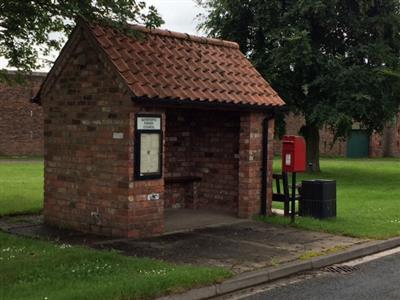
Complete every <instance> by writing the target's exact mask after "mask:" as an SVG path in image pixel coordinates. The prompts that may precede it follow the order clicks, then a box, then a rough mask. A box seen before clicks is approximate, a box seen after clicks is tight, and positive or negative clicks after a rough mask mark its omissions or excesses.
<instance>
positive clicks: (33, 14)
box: [0, 0, 162, 72]
mask: <svg viewBox="0 0 400 300" xmlns="http://www.w3.org/2000/svg"><path fill="white" fill-rule="evenodd" d="M145 8H146V5H145V3H144V2H142V1H136V0H29V1H25V0H23V1H21V0H0V56H3V57H5V58H6V59H7V60H8V63H9V66H10V67H15V68H17V69H19V70H21V71H25V72H29V71H31V70H34V69H37V68H38V67H39V66H40V62H39V60H38V55H39V53H43V54H45V55H46V54H48V53H49V52H50V51H52V50H59V49H60V48H61V46H62V45H63V43H64V42H65V41H64V39H63V37H64V36H67V35H68V34H69V33H70V32H71V30H72V28H73V27H74V25H75V20H76V19H77V18H78V17H79V18H82V19H84V20H86V21H97V22H102V23H108V24H113V25H115V26H123V24H126V22H136V23H144V24H145V25H147V26H150V27H157V26H160V25H161V24H162V19H161V18H160V16H159V15H158V13H157V11H156V9H155V8H154V7H153V6H150V7H149V8H148V10H147V11H146V12H144V11H145ZM57 33H58V34H57Z"/></svg>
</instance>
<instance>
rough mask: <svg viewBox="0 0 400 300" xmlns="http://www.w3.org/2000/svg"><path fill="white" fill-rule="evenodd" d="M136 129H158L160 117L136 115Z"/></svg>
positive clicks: (159, 127)
mask: <svg viewBox="0 0 400 300" xmlns="http://www.w3.org/2000/svg"><path fill="white" fill-rule="evenodd" d="M137 129H139V130H160V129H161V118H160V117H138V118H137Z"/></svg>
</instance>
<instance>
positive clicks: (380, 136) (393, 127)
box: [370, 114, 400, 157]
mask: <svg viewBox="0 0 400 300" xmlns="http://www.w3.org/2000/svg"><path fill="white" fill-rule="evenodd" d="M370 156H371V157H400V114H399V115H398V116H397V119H396V120H394V121H393V122H391V123H389V124H388V125H387V126H386V127H385V129H384V130H383V132H382V133H373V134H372V135H371V139H370Z"/></svg>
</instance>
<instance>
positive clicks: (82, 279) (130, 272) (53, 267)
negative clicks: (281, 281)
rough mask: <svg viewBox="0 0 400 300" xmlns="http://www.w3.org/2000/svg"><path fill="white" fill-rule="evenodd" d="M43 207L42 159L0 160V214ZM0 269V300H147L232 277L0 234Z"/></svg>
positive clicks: (211, 270) (219, 271)
mask: <svg viewBox="0 0 400 300" xmlns="http://www.w3.org/2000/svg"><path fill="white" fill-rule="evenodd" d="M42 205H43V161H42V160H33V161H32V160H31V159H28V160H23V161H21V160H18V161H12V160H10V159H9V158H4V159H3V158H0V215H6V214H15V213H27V212H38V211H40V210H41V209H42ZM0 270H1V271H0V300H3V299H4V300H13V299H18V300H23V299H26V300H36V299H37V300H39V299H40V300H44V299H46V300H53V299H55V300H62V299H65V300H70V299H85V300H91V299H94V300H102V299H104V300H117V299H118V300H122V299H123V300H127V299H146V298H154V297H156V296H160V295H163V294H166V293H169V292H178V291H182V290H186V289H189V288H192V287H197V286H202V285H206V284H211V283H213V282H218V281H221V280H222V279H224V278H227V277H229V276H231V273H230V272H229V271H227V270H224V269H221V268H203V267H197V266H196V267H195V266H183V265H179V266H178V265H173V264H169V263H166V262H162V261H156V260H151V259H146V258H134V257H126V256H123V255H121V254H118V253H117V252H107V251H96V250H92V249H87V248H84V247H77V246H72V247H71V246H69V245H61V244H56V243H51V242H47V241H39V240H33V239H29V238H21V237H16V236H12V235H9V234H6V233H3V232H1V231H0Z"/></svg>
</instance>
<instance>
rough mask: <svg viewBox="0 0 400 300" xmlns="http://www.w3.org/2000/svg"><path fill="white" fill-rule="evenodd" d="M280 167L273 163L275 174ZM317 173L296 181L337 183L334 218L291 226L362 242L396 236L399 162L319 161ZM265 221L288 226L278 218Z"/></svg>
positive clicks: (399, 227)
mask: <svg viewBox="0 0 400 300" xmlns="http://www.w3.org/2000/svg"><path fill="white" fill-rule="evenodd" d="M280 163H281V162H280V159H276V160H275V162H274V169H275V172H277V171H278V170H279V169H280ZM321 169H322V173H321V174H302V175H301V176H300V179H306V178H307V179H311V178H314V179H315V178H323V179H336V180H337V218H336V219H329V220H323V221H321V220H316V219H312V218H301V217H298V218H296V223H295V224H294V226H296V227H299V228H305V229H311V230H319V231H326V232H331V233H335V234H342V235H348V236H355V237H363V238H377V239H384V238H389V237H393V236H398V235H400V159H339V158H334V159H322V160H321ZM280 204H281V203H277V204H274V207H279V205H280ZM265 221H266V222H270V223H274V224H289V220H288V219H287V218H283V217H278V216H276V217H268V218H266V219H265Z"/></svg>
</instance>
